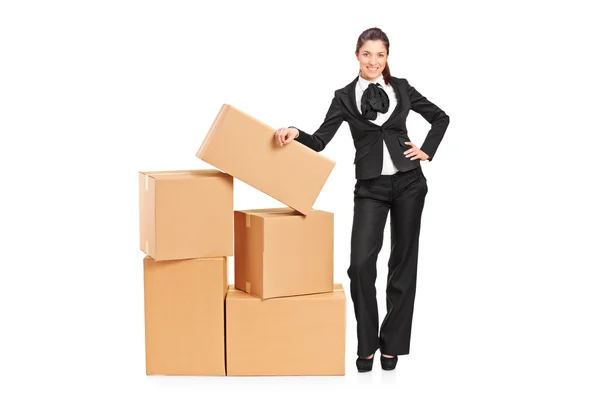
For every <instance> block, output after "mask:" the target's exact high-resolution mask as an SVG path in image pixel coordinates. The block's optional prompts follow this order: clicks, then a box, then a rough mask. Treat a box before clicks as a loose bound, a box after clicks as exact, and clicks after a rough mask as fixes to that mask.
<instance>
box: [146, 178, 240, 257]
mask: <svg viewBox="0 0 600 400" xmlns="http://www.w3.org/2000/svg"><path fill="white" fill-rule="evenodd" d="M139 186H140V249H141V250H142V251H143V252H144V253H146V254H147V255H149V256H151V257H152V258H154V259H155V260H156V261H162V260H180V259H186V258H203V257H221V256H232V255H233V177H232V176H231V175H228V174H225V173H223V172H221V171H217V170H213V169H208V170H187V171H161V172H140V173H139Z"/></svg>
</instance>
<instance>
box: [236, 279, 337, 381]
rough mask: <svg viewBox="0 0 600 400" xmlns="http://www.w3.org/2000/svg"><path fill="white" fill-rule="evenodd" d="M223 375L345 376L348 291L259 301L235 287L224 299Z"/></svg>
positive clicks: (335, 289)
mask: <svg viewBox="0 0 600 400" xmlns="http://www.w3.org/2000/svg"><path fill="white" fill-rule="evenodd" d="M225 308H226V309H227V313H226V331H227V332H226V336H227V352H226V353H227V375H228V376H236V375H238V376H239V375H344V374H345V349H346V295H345V293H344V289H343V288H342V285H341V284H336V285H335V287H334V290H333V292H329V293H320V294H311V295H306V296H292V297H281V298H276V299H268V300H261V299H259V298H257V297H254V296H251V295H249V294H247V293H245V292H242V291H241V290H237V289H235V288H234V287H233V285H230V286H229V289H228V292H227V297H226V300H225Z"/></svg>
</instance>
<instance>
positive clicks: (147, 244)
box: [146, 240, 150, 254]
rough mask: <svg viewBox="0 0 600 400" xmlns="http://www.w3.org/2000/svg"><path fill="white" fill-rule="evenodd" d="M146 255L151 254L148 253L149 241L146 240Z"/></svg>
mask: <svg viewBox="0 0 600 400" xmlns="http://www.w3.org/2000/svg"><path fill="white" fill-rule="evenodd" d="M146 254H150V253H149V252H148V241H147V240H146Z"/></svg>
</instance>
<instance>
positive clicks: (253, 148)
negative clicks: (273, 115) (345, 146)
mask: <svg viewBox="0 0 600 400" xmlns="http://www.w3.org/2000/svg"><path fill="white" fill-rule="evenodd" d="M275 132H276V129H274V128H272V127H270V126H268V125H266V124H264V123H262V122H260V121H258V120H257V119H255V118H253V117H251V116H250V115H248V114H246V113H244V112H242V111H240V110H238V109H237V108H235V107H233V106H231V105H229V104H224V105H223V106H222V107H221V110H220V111H219V113H218V115H217V117H216V119H215V120H214V122H213V124H212V126H211V127H210V130H209V132H208V133H207V134H206V136H205V138H204V141H203V142H202V145H201V146H200V149H199V150H198V152H197V153H196V156H197V157H198V158H200V159H201V160H203V161H205V162H207V163H209V164H210V165H212V166H214V167H215V168H218V169H220V170H222V171H225V172H227V173H228V174H230V175H232V176H234V177H235V178H237V179H239V180H241V181H243V182H245V183H247V184H248V185H250V186H252V187H254V188H256V189H258V190H260V191H261V192H263V193H265V194H267V195H269V196H271V197H273V198H274V199H276V200H278V201H281V202H282V203H284V204H285V205H287V206H289V207H292V208H294V209H296V210H298V211H300V212H301V213H303V214H308V212H309V211H310V210H311V208H312V206H313V204H314V202H315V200H316V199H317V196H318V195H319V193H320V192H321V190H322V189H323V185H325V181H326V180H327V178H328V177H329V174H330V173H331V170H332V169H333V167H334V166H335V162H333V161H331V160H330V159H328V158H326V157H324V156H323V155H321V154H319V153H317V152H315V151H314V150H312V149H310V148H308V147H306V146H304V145H303V144H301V143H299V142H296V141H294V142H292V143H288V144H287V145H285V146H279V145H278V144H277V143H276V142H275Z"/></svg>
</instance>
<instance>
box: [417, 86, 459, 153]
mask: <svg viewBox="0 0 600 400" xmlns="http://www.w3.org/2000/svg"><path fill="white" fill-rule="evenodd" d="M407 83H408V82H407ZM408 96H409V97H410V104H411V106H410V108H411V110H413V111H415V112H417V113H419V114H421V116H422V117H423V118H425V119H426V120H427V122H429V123H430V124H431V129H430V130H429V132H428V133H427V137H425V141H424V142H423V145H422V146H421V150H423V151H424V152H425V153H427V155H428V156H429V158H428V161H431V160H433V155H434V154H435V152H436V151H437V148H438V146H439V145H440V142H441V141H442V138H443V137H444V133H446V129H447V128H448V125H449V124H450V117H449V116H448V115H447V114H446V113H445V112H444V111H442V110H441V109H440V108H439V107H438V106H436V105H435V104H433V103H432V102H431V101H429V100H427V98H426V97H425V96H423V95H422V94H421V93H419V92H418V91H417V89H415V88H414V87H412V86H411V85H410V84H408Z"/></svg>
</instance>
